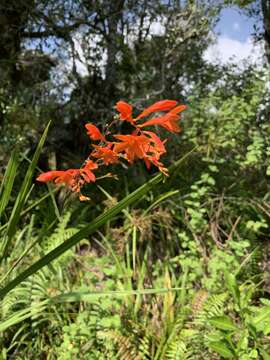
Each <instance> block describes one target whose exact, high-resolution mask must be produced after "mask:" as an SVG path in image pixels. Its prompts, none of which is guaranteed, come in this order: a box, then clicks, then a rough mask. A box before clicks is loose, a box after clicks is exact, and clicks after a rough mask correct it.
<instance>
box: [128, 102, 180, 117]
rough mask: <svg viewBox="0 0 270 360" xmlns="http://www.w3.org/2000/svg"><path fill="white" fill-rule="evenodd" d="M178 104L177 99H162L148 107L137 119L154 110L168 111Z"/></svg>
mask: <svg viewBox="0 0 270 360" xmlns="http://www.w3.org/2000/svg"><path fill="white" fill-rule="evenodd" d="M176 104H177V101H175V100H161V101H158V102H156V103H154V104H153V105H151V106H149V107H148V108H146V109H145V110H144V111H143V112H142V113H141V114H140V115H139V116H137V117H136V119H135V120H139V119H141V118H143V117H145V116H147V115H149V114H151V113H153V112H157V111H168V110H170V109H172V108H173V107H174V106H175V105H176Z"/></svg>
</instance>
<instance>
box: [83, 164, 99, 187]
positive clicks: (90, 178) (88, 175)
mask: <svg viewBox="0 0 270 360" xmlns="http://www.w3.org/2000/svg"><path fill="white" fill-rule="evenodd" d="M97 168H98V165H97V164H96V163H94V162H93V161H92V160H87V161H86V163H85V165H84V167H83V168H81V169H80V170H79V171H80V175H81V176H82V178H83V179H84V180H85V181H86V182H87V183H90V182H95V181H96V177H95V174H94V173H93V172H92V171H91V170H95V169H97Z"/></svg>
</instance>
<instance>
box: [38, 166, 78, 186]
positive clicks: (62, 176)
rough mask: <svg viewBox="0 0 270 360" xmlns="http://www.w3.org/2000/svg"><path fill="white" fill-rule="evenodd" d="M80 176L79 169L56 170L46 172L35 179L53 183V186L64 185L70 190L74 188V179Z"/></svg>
mask: <svg viewBox="0 0 270 360" xmlns="http://www.w3.org/2000/svg"><path fill="white" fill-rule="evenodd" d="M79 174H80V170H79V169H69V170H65V171H64V170H56V171H48V172H46V173H43V174H41V175H39V176H38V177H37V181H41V182H49V181H53V182H54V183H55V184H65V185H67V186H68V187H70V188H72V189H73V187H74V186H76V178H77V177H78V175H79Z"/></svg>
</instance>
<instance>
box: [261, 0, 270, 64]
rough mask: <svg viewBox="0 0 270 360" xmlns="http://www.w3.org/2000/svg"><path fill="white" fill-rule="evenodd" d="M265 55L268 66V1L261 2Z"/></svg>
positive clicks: (269, 54)
mask: <svg viewBox="0 0 270 360" xmlns="http://www.w3.org/2000/svg"><path fill="white" fill-rule="evenodd" d="M261 4H262V13H263V25H264V40H265V54H266V57H267V60H268V63H269V65H270V0H262V2H261Z"/></svg>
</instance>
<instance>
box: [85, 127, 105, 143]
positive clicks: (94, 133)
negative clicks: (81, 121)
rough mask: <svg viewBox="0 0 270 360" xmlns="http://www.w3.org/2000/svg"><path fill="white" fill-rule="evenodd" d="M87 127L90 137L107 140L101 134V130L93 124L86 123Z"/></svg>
mask: <svg viewBox="0 0 270 360" xmlns="http://www.w3.org/2000/svg"><path fill="white" fill-rule="evenodd" d="M85 128H86V130H87V135H89V137H90V139H92V140H94V141H95V140H102V141H105V140H106V139H105V137H104V136H103V135H102V134H101V132H100V131H99V129H98V128H97V127H96V126H95V125H93V124H91V123H88V124H86V125H85Z"/></svg>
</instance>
